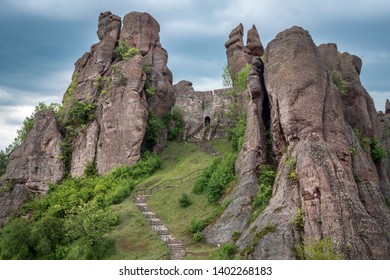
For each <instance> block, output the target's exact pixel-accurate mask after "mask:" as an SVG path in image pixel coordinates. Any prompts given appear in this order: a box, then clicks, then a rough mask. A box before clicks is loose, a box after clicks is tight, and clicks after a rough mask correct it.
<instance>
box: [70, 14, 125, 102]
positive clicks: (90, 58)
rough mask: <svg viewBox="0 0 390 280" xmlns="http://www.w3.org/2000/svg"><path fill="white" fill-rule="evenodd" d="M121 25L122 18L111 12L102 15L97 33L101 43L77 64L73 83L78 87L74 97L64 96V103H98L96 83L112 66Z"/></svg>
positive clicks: (94, 46)
mask: <svg viewBox="0 0 390 280" xmlns="http://www.w3.org/2000/svg"><path fill="white" fill-rule="evenodd" d="M121 24H122V23H121V18H120V17H118V16H116V15H113V14H112V13H111V12H105V13H102V14H100V16H99V22H98V31H97V35H98V38H99V40H100V42H99V43H97V44H94V45H93V46H92V47H91V50H90V51H89V52H87V53H85V54H84V55H83V56H82V57H81V58H79V59H78V60H77V62H76V63H75V70H74V73H73V80H74V81H73V82H74V83H75V86H76V87H75V89H74V90H73V92H72V96H70V97H69V96H68V95H67V94H65V95H64V99H63V101H64V102H66V99H67V98H73V99H75V100H87V99H88V100H91V101H96V98H97V94H98V91H97V89H96V86H94V82H95V80H96V77H97V76H100V77H102V76H104V75H105V73H106V72H107V71H108V70H109V67H110V66H111V64H112V61H113V58H114V49H115V46H116V44H117V41H118V39H119V34H120V30H121Z"/></svg>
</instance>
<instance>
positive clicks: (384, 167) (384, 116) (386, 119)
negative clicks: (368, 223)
mask: <svg viewBox="0 0 390 280" xmlns="http://www.w3.org/2000/svg"><path fill="white" fill-rule="evenodd" d="M378 122H379V137H378V139H379V143H380V144H381V145H382V146H383V148H384V149H385V150H386V152H387V157H386V158H385V159H383V162H382V163H381V165H380V166H379V168H380V170H381V171H382V173H381V174H380V175H382V176H381V186H382V185H384V184H385V183H386V182H383V181H384V179H387V182H388V181H389V178H390V102H389V100H386V106H385V113H382V112H379V113H378ZM383 177H386V178H383ZM382 192H383V193H384V195H385V197H386V199H387V203H388V204H389V203H390V189H389V188H383V187H382Z"/></svg>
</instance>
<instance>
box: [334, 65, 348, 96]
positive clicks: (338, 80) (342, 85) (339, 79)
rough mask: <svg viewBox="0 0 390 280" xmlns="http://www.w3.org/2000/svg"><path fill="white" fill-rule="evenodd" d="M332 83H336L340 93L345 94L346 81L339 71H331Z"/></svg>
mask: <svg viewBox="0 0 390 280" xmlns="http://www.w3.org/2000/svg"><path fill="white" fill-rule="evenodd" d="M332 79H333V83H334V84H335V85H336V87H337V89H338V91H339V93H340V95H342V96H345V95H347V92H348V82H347V81H346V80H344V79H343V76H342V75H341V73H340V72H339V71H336V70H335V71H333V72H332Z"/></svg>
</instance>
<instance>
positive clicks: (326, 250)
mask: <svg viewBox="0 0 390 280" xmlns="http://www.w3.org/2000/svg"><path fill="white" fill-rule="evenodd" d="M295 251H296V253H297V256H298V258H299V259H304V260H341V259H343V255H342V254H341V252H339V251H338V250H337V249H336V248H335V247H334V246H333V242H332V240H331V239H330V238H329V237H325V238H323V239H320V240H317V241H309V242H306V244H305V245H298V246H295Z"/></svg>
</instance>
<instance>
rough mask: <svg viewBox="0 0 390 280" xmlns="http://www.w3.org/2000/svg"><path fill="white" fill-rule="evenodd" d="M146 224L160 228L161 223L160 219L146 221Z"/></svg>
mask: <svg viewBox="0 0 390 280" xmlns="http://www.w3.org/2000/svg"><path fill="white" fill-rule="evenodd" d="M148 222H149V224H150V225H151V226H161V225H163V223H162V222H161V220H160V219H157V218H156V219H148Z"/></svg>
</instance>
